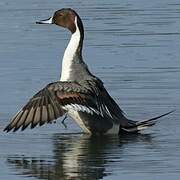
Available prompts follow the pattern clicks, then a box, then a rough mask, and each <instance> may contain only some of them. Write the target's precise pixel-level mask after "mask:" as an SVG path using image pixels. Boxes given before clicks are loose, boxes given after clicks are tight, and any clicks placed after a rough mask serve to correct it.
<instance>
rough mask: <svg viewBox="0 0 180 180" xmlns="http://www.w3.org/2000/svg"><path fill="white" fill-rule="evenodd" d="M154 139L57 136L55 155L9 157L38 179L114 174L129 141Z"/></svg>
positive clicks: (18, 168)
mask: <svg viewBox="0 0 180 180" xmlns="http://www.w3.org/2000/svg"><path fill="white" fill-rule="evenodd" d="M139 141H145V142H150V141H151V137H150V136H149V135H133V137H132V135H131V136H123V137H121V138H118V137H113V136H103V137H90V136H88V135H80V134H71V135H69V134H67V135H63V134H56V135H54V136H53V145H54V147H53V148H54V149H53V158H50V159H49V160H48V158H47V157H44V158H43V157H39V158H33V157H19V158H18V157H13V158H12V157H11V158H10V157H9V158H8V160H7V162H8V164H9V165H10V166H11V167H13V168H15V169H16V171H18V174H22V175H25V176H31V177H36V178H37V179H44V180H45V179H48V180H61V179H86V180H92V179H93V180H95V179H102V178H103V177H104V176H107V175H109V174H111V170H109V169H111V168H109V167H110V166H113V161H114V160H117V159H119V160H120V159H121V157H122V156H123V153H125V148H124V147H126V145H127V144H129V143H137V142H139Z"/></svg>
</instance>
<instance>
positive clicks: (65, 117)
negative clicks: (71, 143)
mask: <svg viewBox="0 0 180 180" xmlns="http://www.w3.org/2000/svg"><path fill="white" fill-rule="evenodd" d="M66 119H67V114H65V116H64V118H63V120H62V121H61V123H62V124H63V126H64V127H65V128H66V129H67V125H66V124H65V123H64V121H65V120H66Z"/></svg>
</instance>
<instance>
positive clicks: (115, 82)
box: [0, 0, 180, 180]
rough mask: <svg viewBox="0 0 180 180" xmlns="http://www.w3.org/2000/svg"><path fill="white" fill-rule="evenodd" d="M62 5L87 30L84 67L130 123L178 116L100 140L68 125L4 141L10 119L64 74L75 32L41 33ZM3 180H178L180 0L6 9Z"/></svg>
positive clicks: (0, 144)
mask: <svg viewBox="0 0 180 180" xmlns="http://www.w3.org/2000/svg"><path fill="white" fill-rule="evenodd" d="M62 7H71V8H74V9H76V10H77V11H78V12H79V14H80V16H81V17H82V20H83V22H84V26H85V42H84V59H85V61H86V62H87V64H88V65H89V67H90V69H91V71H92V72H93V73H94V74H96V75H97V76H98V77H100V78H101V79H102V80H103V81H104V83H105V86H106V88H107V89H108V91H109V92H110V94H111V95H112V96H113V97H114V98H115V100H116V101H117V102H118V103H119V104H120V105H121V108H122V109H123V110H124V111H125V112H127V116H128V117H129V118H133V119H135V120H140V119H146V118H149V117H153V116H154V115H159V114H161V113H165V112H167V111H169V110H172V109H176V112H175V113H173V114H172V115H170V116H168V117H165V118H163V119H162V121H160V122H159V123H158V124H157V125H156V126H154V127H153V128H151V129H149V130H147V131H145V132H144V133H143V134H141V135H133V136H122V137H116V136H113V137H99V138H94V137H90V136H88V135H83V134H82V133H81V130H80V129H79V127H77V125H76V124H75V123H74V122H73V121H72V120H71V119H68V120H67V121H66V123H67V126H68V128H67V129H65V128H64V126H62V124H61V122H60V121H57V123H56V124H52V125H48V126H44V127H40V128H35V129H34V130H27V131H24V132H18V133H9V134H6V133H3V132H2V128H3V127H4V126H5V125H6V124H7V122H8V121H9V119H10V117H12V115H13V114H14V113H15V112H16V111H17V110H18V109H19V108H20V107H21V106H22V105H23V104H24V103H25V102H26V101H27V100H28V98H29V97H31V96H32V95H33V94H34V93H35V92H37V91H38V90H39V89H40V88H42V87H44V86H45V85H46V84H47V83H49V82H51V81H56V80H58V79H59V76H60V68H61V59H62V56H63V52H64V49H65V47H66V45H67V43H68V40H69V38H70V34H69V33H68V32H67V31H65V30H63V29H60V28H59V27H56V26H53V25H50V26H40V25H36V24H35V21H36V20H39V19H45V18H48V17H49V16H51V15H52V13H53V12H54V11H55V10H57V9H60V8H62ZM0 40H1V43H0V82H1V86H0V87H1V93H0V128H1V131H0V167H1V168H0V179H8V180H11V179H13V180H21V179H27V180H38V179H44V180H46V179H50V180H51V179H52V180H57V179H86V180H87V179H89V180H92V179H112V180H116V179H130V178H133V179H135V180H136V179H138V180H139V179H143V180H144V179H147V180H148V179H153V180H154V179H160V178H163V179H165V180H166V179H179V175H180V156H179V152H180V131H179V127H180V121H179V116H180V111H179V107H180V91H179V89H180V81H179V77H180V51H179V47H180V3H179V1H178V0H172V1H169V0H164V1H161V0H156V1H155V0H152V1H149V2H148V1H145V0H137V1H134V0H127V1H119V0H112V1H111V2H110V1H108V0H104V1H95V0H91V1H87V0H85V1H80V0H77V1H70V0H66V1H58V0H52V1H47V0H38V1H37V0H31V1H23V0H17V1H10V0H6V1H5V0H1V2H0Z"/></svg>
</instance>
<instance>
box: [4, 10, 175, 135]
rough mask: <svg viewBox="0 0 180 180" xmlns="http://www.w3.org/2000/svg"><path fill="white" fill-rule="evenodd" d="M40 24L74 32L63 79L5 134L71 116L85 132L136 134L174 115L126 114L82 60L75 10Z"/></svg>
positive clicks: (26, 108)
mask: <svg viewBox="0 0 180 180" xmlns="http://www.w3.org/2000/svg"><path fill="white" fill-rule="evenodd" d="M37 24H56V25H58V26H61V27H64V28H66V29H68V30H69V31H70V32H71V33H72V35H71V39H70V42H69V44H68V46H67V48H66V50H65V52H64V56H63V60H62V71H61V78H60V81H57V82H53V83H50V84H48V85H47V86H46V87H45V88H43V89H42V90H40V91H39V92H38V93H37V94H35V95H34V96H33V97H32V98H31V99H30V100H29V102H28V103H27V104H26V105H25V106H24V107H23V108H22V109H21V110H20V111H19V112H18V113H17V114H16V115H15V116H14V117H13V118H12V120H11V122H10V123H9V124H8V125H7V126H6V128H5V129H4V131H7V132H9V131H11V130H13V131H17V130H18V129H19V128H21V130H24V129H26V128H27V127H28V126H29V125H30V126H31V128H34V127H35V126H36V125H38V124H39V125H40V126H41V125H43V124H44V123H50V122H52V121H53V120H55V119H57V118H59V117H62V116H65V115H69V116H70V117H72V118H73V119H74V120H75V121H76V123H77V124H78V125H79V126H80V127H81V128H82V129H83V131H84V132H86V133H91V134H106V133H110V134H121V132H122V133H124V132H127V133H136V132H139V131H140V130H143V129H146V128H147V127H150V126H152V125H154V124H155V122H156V120H157V119H159V118H160V117H163V116H165V115H168V114H170V113H171V112H172V111H171V112H168V113H165V114H163V115H161V116H158V117H155V118H152V119H148V120H143V121H134V120H130V119H128V118H127V117H126V116H125V115H124V113H123V111H122V110H121V108H120V107H119V106H118V104H117V103H116V102H115V101H114V100H113V99H112V97H111V96H110V95H109V93H108V92H107V91H106V89H105V87H104V85H103V82H102V81H101V80H100V79H99V78H97V77H96V76H94V75H93V74H92V73H91V72H90V71H89V69H88V66H87V65H86V63H85V62H84V61H83V57H82V47H83V39H84V28H83V23H82V21H81V18H80V17H79V15H78V14H77V13H76V12H75V11H74V10H73V9H70V8H66V9H61V10H58V11H56V12H55V13H54V15H53V16H52V17H50V18H49V19H46V20H42V21H39V22H37Z"/></svg>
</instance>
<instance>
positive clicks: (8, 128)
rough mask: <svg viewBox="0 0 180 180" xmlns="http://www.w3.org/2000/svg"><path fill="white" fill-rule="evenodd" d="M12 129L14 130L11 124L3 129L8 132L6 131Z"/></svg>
mask: <svg viewBox="0 0 180 180" xmlns="http://www.w3.org/2000/svg"><path fill="white" fill-rule="evenodd" d="M11 130H12V128H11V126H10V125H8V126H6V127H5V128H4V129H3V131H4V132H6V133H8V132H9V131H11Z"/></svg>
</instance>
